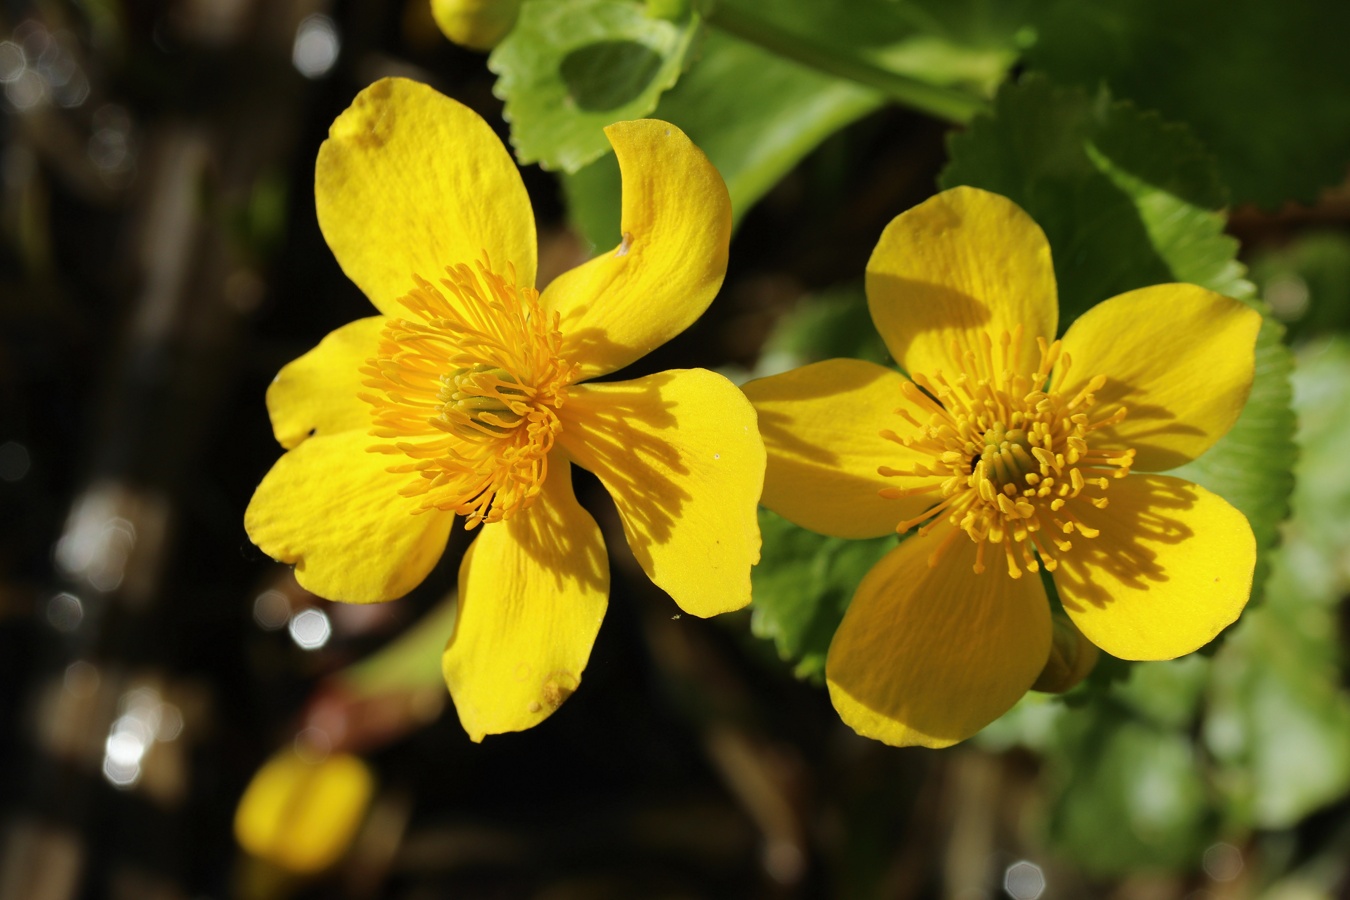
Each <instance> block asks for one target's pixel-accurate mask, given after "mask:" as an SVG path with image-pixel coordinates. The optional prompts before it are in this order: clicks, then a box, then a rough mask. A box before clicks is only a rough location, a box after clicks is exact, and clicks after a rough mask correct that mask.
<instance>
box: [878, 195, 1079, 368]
mask: <svg viewBox="0 0 1350 900" xmlns="http://www.w3.org/2000/svg"><path fill="white" fill-rule="evenodd" d="M867 305H868V308H869V309H870V310H871V311H872V321H873V322H875V323H876V326H877V331H879V332H880V333H881V337H882V338H883V339H884V340H885V341H886V347H887V349H889V350H890V351H891V356H893V357H894V358H895V360H896V362H898V363H899V364H900V366H901V368H903V369H904V370H905V371H906V372H909V373H911V374H914V373H921V374H924V375H928V376H930V377H931V376H934V375H935V374H936V373H938V372H939V371H941V372H948V373H950V372H953V371H956V370H957V369H959V368H961V367H962V363H963V360H964V358H965V354H966V353H974V354H975V355H976V357H977V358H980V357H982V356H983V354H982V353H981V352H980V342H981V340H982V339H983V335H984V334H986V333H987V334H989V335H991V336H997V335H999V334H1001V333H1002V332H1004V331H1007V332H1009V333H1011V334H1016V335H1019V336H1020V344H1018V345H1017V346H1016V347H1015V349H1017V350H1018V351H1020V353H1021V358H1022V359H1023V360H1027V361H1028V362H1029V364H1030V365H1034V364H1035V360H1036V358H1037V352H1036V339H1037V338H1038V337H1040V338H1045V339H1046V340H1051V339H1053V338H1054V336H1055V328H1056V326H1057V323H1058V321H1059V304H1058V300H1057V299H1056V293H1055V270H1054V267H1053V266H1052V265H1051V262H1050V245H1049V243H1048V242H1047V241H1046V239H1045V233H1044V232H1043V231H1041V228H1040V226H1039V225H1037V224H1036V223H1035V222H1034V221H1032V219H1031V217H1030V216H1029V215H1027V214H1026V213H1025V212H1023V211H1022V208H1021V207H1019V206H1018V205H1017V204H1015V203H1013V202H1012V201H1011V200H1009V199H1008V198H1006V197H1002V196H999V195H998V194H991V193H989V192H988V191H982V190H979V189H978V188H972V187H958V188H952V189H951V190H948V191H943V192H942V193H940V194H938V195H937V196H936V197H931V198H929V199H928V200H926V201H924V202H923V203H920V204H919V205H918V206H916V207H914V208H913V209H910V210H908V211H906V212H903V213H901V214H900V215H899V216H896V217H895V219H893V220H892V221H891V223H890V224H889V225H887V226H886V230H885V231H883V232H882V234H881V239H880V240H879V241H877V246H876V249H875V250H873V251H872V258H871V259H869V260H868V262H867ZM953 344H955V346H956V348H957V351H956V352H957V355H956V356H954V355H953V353H952V347H953Z"/></svg>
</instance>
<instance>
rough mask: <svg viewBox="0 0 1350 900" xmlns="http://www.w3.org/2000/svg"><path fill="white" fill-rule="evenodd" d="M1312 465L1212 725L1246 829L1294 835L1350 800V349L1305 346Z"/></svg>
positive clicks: (1227, 667) (1235, 813) (1211, 739)
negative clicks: (1345, 616)
mask: <svg viewBox="0 0 1350 900" xmlns="http://www.w3.org/2000/svg"><path fill="white" fill-rule="evenodd" d="M1293 383H1294V399H1295V403H1294V406H1295V409H1296V410H1297V411H1298V412H1299V415H1300V418H1301V423H1300V427H1299V443H1300V445H1301V448H1302V455H1301V458H1300V460H1299V462H1298V465H1297V467H1296V471H1297V474H1298V482H1297V487H1296V488H1295V492H1294V498H1293V507H1294V516H1293V518H1292V519H1290V521H1289V523H1288V524H1287V526H1286V528H1285V530H1284V531H1285V538H1284V546H1283V547H1281V549H1280V551H1279V552H1278V554H1276V555H1275V557H1274V562H1273V566H1272V572H1271V577H1270V582H1269V586H1268V588H1267V596H1266V602H1265V603H1264V605H1263V606H1262V608H1261V609H1257V610H1252V611H1249V612H1247V613H1246V614H1244V615H1243V617H1242V620H1241V621H1240V622H1239V624H1238V627H1237V628H1236V629H1235V632H1234V634H1233V635H1232V637H1231V638H1230V639H1229V640H1228V641H1227V642H1226V643H1225V644H1224V646H1223V648H1222V649H1221V650H1220V652H1219V653H1218V655H1217V656H1216V657H1215V660H1214V667H1215V668H1214V672H1215V677H1214V687H1213V692H1212V697H1211V703H1210V708H1209V713H1208V715H1207V717H1206V719H1205V723H1204V736H1205V741H1206V744H1207V746H1208V748H1209V750H1210V752H1211V753H1213V755H1214V757H1215V758H1216V760H1218V762H1219V764H1220V767H1219V773H1218V776H1217V779H1216V781H1217V783H1218V784H1219V786H1220V787H1221V789H1222V792H1223V794H1224V796H1225V797H1226V799H1227V801H1228V803H1229V807H1230V808H1229V813H1230V815H1231V816H1232V817H1233V818H1235V819H1236V820H1237V821H1239V822H1241V823H1243V824H1245V825H1248V826H1251V827H1258V828H1287V827H1290V826H1292V825H1294V824H1295V823H1297V822H1298V821H1299V820H1300V819H1302V818H1303V817H1304V816H1306V815H1308V814H1309V813H1310V812H1312V811H1314V810H1316V809H1318V808H1319V807H1322V806H1325V805H1326V804H1328V803H1330V802H1332V801H1334V800H1336V799H1337V798H1339V797H1341V796H1344V794H1345V793H1346V791H1347V790H1350V695H1348V694H1347V693H1346V691H1345V690H1344V688H1343V687H1342V686H1341V684H1342V678H1343V666H1344V658H1343V650H1342V648H1341V646H1340V642H1339V640H1338V627H1337V620H1336V606H1337V604H1338V603H1339V602H1340V601H1341V598H1342V597H1343V596H1344V595H1345V593H1346V590H1347V588H1350V565H1347V560H1346V557H1345V549H1344V548H1346V547H1347V546H1350V479H1347V478H1346V477H1345V450H1344V448H1345V446H1346V443H1347V441H1350V341H1347V340H1346V339H1344V338H1336V339H1333V340H1330V341H1327V342H1324V343H1320V344H1317V345H1312V346H1309V347H1307V348H1305V349H1304V350H1303V351H1302V352H1301V353H1300V354H1299V367H1298V368H1297V369H1296V370H1295V372H1294V377H1293Z"/></svg>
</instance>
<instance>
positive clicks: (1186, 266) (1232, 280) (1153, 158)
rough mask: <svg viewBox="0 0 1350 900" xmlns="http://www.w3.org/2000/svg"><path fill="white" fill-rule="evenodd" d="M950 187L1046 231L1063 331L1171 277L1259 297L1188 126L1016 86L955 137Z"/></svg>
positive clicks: (1031, 85)
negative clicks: (967, 190) (989, 200)
mask: <svg viewBox="0 0 1350 900" xmlns="http://www.w3.org/2000/svg"><path fill="white" fill-rule="evenodd" d="M950 150H951V162H950V163H949V164H948V166H947V168H946V169H945V170H944V171H943V173H942V177H941V183H942V186H943V187H954V186H956V185H959V184H969V185H974V186H975V187H980V188H984V189H985V190H990V191H994V192H996V193H999V194H1003V195H1004V196H1006V197H1010V198H1011V199H1012V200H1014V201H1015V202H1017V203H1018V204H1019V205H1020V206H1021V207H1022V208H1023V209H1025V210H1026V211H1027V212H1028V213H1030V214H1031V216H1032V218H1034V219H1035V220H1036V222H1037V223H1038V224H1039V225H1040V226H1041V228H1043V229H1044V230H1045V233H1046V236H1047V237H1048V238H1049V240H1050V247H1051V249H1052V251H1053V254H1054V261H1055V277H1056V279H1057V280H1058V282H1059V302H1060V327H1061V328H1066V327H1067V326H1068V325H1069V323H1070V322H1072V321H1073V319H1075V318H1076V317H1077V316H1078V315H1080V314H1081V313H1083V312H1084V311H1086V310H1087V309H1089V308H1090V307H1092V306H1094V305H1096V304H1097V303H1100V302H1101V301H1102V300H1105V299H1107V298H1108V297H1113V296H1115V295H1116V294H1120V293H1124V292H1125V291H1128V290H1133V289H1134V288H1138V287H1143V286H1145V285H1150V284H1159V283H1162V282H1167V281H1188V282H1191V283H1193V284H1200V285H1203V286H1204V287H1207V288H1209V289H1211V290H1214V291H1218V292H1219V293H1222V294H1227V295H1228V296H1230V297H1238V298H1249V297H1251V296H1252V295H1253V288H1252V285H1251V283H1250V282H1248V281H1246V280H1245V279H1244V278H1243V269H1242V266H1241V264H1240V263H1238V262H1237V261H1236V254H1237V248H1238V244H1237V241H1236V240H1234V239H1233V238H1231V237H1228V236H1227V235H1225V234H1224V233H1223V228H1224V224H1225V221H1226V220H1225V216H1224V214H1223V212H1222V209H1223V206H1224V204H1225V202H1226V199H1227V198H1226V194H1225V191H1224V188H1223V185H1222V183H1221V182H1220V181H1219V179H1218V176H1217V175H1216V173H1215V171H1214V167H1213V161H1212V159H1211V158H1210V156H1209V155H1208V153H1207V152H1206V150H1205V148H1204V147H1203V146H1202V145H1201V144H1200V143H1199V141H1197V140H1196V139H1195V138H1194V136H1193V135H1191V134H1190V132H1189V131H1187V129H1186V128H1185V126H1182V125H1177V124H1172V123H1167V122H1164V121H1163V120H1162V119H1160V118H1159V117H1158V116H1157V115H1155V114H1153V113H1148V112H1141V111H1140V110H1138V109H1137V108H1135V107H1134V105H1133V104H1131V103H1128V102H1120V101H1117V102H1113V101H1112V100H1111V99H1110V97H1109V96H1108V95H1107V94H1105V93H1099V94H1097V95H1096V96H1092V95H1089V94H1088V93H1086V92H1085V91H1082V90H1079V89H1076V88H1063V87H1059V86H1056V85H1054V84H1052V83H1050V82H1049V81H1047V80H1045V79H1044V78H1030V79H1026V80H1024V81H1023V82H1022V83H1020V84H1007V85H1005V86H1004V87H1003V89H1002V90H1000V91H999V94H998V97H997V99H996V100H995V103H994V110H993V113H992V115H989V116H982V117H981V118H979V119H976V120H975V122H974V123H972V125H971V127H970V129H969V130H968V131H966V132H964V133H958V134H954V135H953V136H952V139H951V142H950Z"/></svg>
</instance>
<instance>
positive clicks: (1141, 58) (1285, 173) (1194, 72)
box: [1027, 0, 1350, 206]
mask: <svg viewBox="0 0 1350 900" xmlns="http://www.w3.org/2000/svg"><path fill="white" fill-rule="evenodd" d="M1037 19H1038V27H1037V31H1038V40H1037V41H1036V43H1035V45H1034V46H1033V47H1032V48H1031V49H1030V50H1029V51H1028V53H1027V62H1028V63H1029V65H1030V67H1031V68H1032V69H1033V70H1036V71H1042V72H1045V73H1047V74H1049V75H1050V76H1051V77H1053V78H1055V79H1056V80H1057V81H1060V82H1064V83H1072V84H1078V85H1082V86H1084V87H1087V88H1096V86H1097V85H1098V84H1100V83H1103V82H1104V83H1106V84H1107V85H1109V86H1110V88H1111V90H1112V91H1113V92H1114V93H1115V94H1116V95H1117V96H1120V97H1128V98H1130V99H1132V100H1135V101H1136V102H1138V103H1139V104H1140V105H1141V106H1144V107H1146V108H1149V109H1156V110H1158V111H1159V112H1160V113H1162V115H1164V116H1166V117H1168V118H1169V119H1174V120H1177V121H1184V122H1186V123H1188V124H1189V125H1190V126H1191V127H1192V128H1193V129H1194V130H1195V133H1196V134H1197V135H1199V137H1200V139H1201V140H1203V141H1204V142H1205V144H1206V145H1207V146H1209V147H1210V148H1211V149H1212V150H1213V151H1214V153H1215V154H1216V155H1217V158H1218V171H1219V173H1220V175H1221V176H1222V177H1223V179H1224V181H1225V182H1226V183H1227V184H1228V185H1229V186H1230V187H1231V188H1232V189H1233V196H1234V199H1235V200H1237V201H1239V202H1247V201H1251V202H1256V203H1260V204H1263V205H1266V206H1274V205H1276V204H1279V203H1281V202H1283V201H1285V200H1290V199H1293V200H1300V201H1304V202H1309V201H1311V200H1313V199H1314V198H1315V196H1316V193H1317V190H1318V188H1320V187H1322V186H1324V185H1330V184H1336V183H1339V182H1340V181H1341V180H1342V179H1344V178H1345V165H1346V160H1347V159H1350V65H1346V60H1345V35H1346V34H1347V33H1350V5H1347V4H1344V3H1269V2H1266V0H1189V2H1186V3H1176V2H1173V0H1118V2H1112V3H1084V2H1081V0H1059V2H1054V3H1048V4H1045V5H1044V6H1043V7H1042V9H1041V10H1040V14H1039V15H1038V17H1037Z"/></svg>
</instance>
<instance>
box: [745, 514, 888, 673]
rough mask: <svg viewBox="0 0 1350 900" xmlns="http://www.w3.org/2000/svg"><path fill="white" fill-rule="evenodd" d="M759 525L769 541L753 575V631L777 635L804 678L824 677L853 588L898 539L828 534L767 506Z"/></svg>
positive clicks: (785, 657)
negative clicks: (800, 524) (798, 523)
mask: <svg viewBox="0 0 1350 900" xmlns="http://www.w3.org/2000/svg"><path fill="white" fill-rule="evenodd" d="M759 527H760V534H761V536H762V537H763V541H764V545H763V549H762V550H761V555H760V562H759V565H757V566H755V568H754V569H752V570H751V574H750V578H751V593H752V596H753V597H754V600H753V601H752V604H751V617H750V630H751V632H753V633H754V635H755V636H756V637H760V638H764V639H766V640H772V641H773V642H774V644H775V645H776V646H777V648H778V654H779V656H780V657H781V658H782V659H783V660H785V661H792V662H794V663H795V666H794V669H793V671H794V673H795V674H796V676H797V677H798V678H809V679H812V680H813V681H817V682H819V681H821V680H823V678H824V676H825V655H826V652H827V651H828V650H829V649H830V640H831V638H833V637H834V632H835V631H836V630H837V629H838V628H839V622H840V621H841V620H842V619H843V618H844V611H845V610H847V609H848V604H849V601H850V600H852V599H853V592H854V591H855V590H856V589H857V587H858V583H859V582H860V581H862V578H863V576H864V575H866V574H867V572H868V570H869V569H871V568H872V566H873V565H875V564H876V561H877V560H879V559H880V558H881V557H882V556H884V555H885V553H886V551H888V550H890V549H891V548H892V547H894V546H895V544H896V541H895V539H894V538H890V537H883V538H875V539H873V540H866V541H849V540H844V539H843V538H832V537H826V536H824V535H820V534H816V533H815V532H812V531H807V530H806V529H805V528H798V527H797V526H796V525H793V524H792V523H791V522H789V521H787V520H786V519H784V518H782V517H781V516H778V515H776V514H774V513H772V512H769V511H768V510H767V509H760V511H759Z"/></svg>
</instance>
